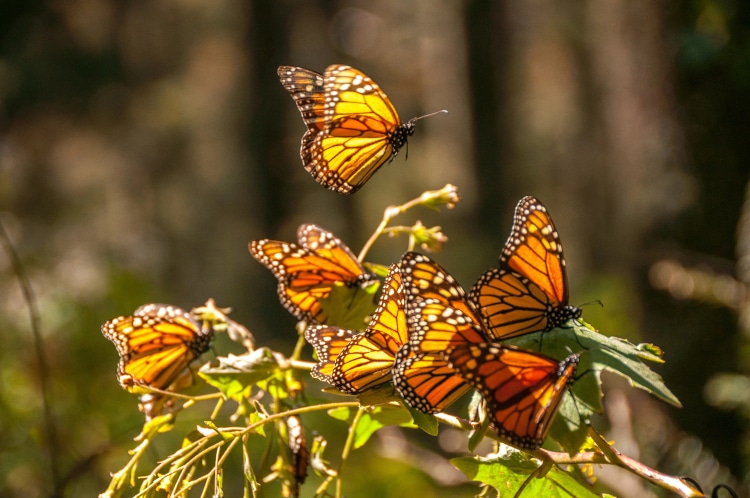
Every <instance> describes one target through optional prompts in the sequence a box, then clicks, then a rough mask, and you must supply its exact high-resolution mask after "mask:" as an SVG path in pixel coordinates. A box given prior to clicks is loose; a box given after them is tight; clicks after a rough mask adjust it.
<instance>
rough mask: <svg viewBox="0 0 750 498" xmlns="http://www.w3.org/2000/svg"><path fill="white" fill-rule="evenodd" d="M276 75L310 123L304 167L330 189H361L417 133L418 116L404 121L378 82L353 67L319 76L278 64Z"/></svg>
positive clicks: (303, 145) (304, 140) (332, 68)
mask: <svg viewBox="0 0 750 498" xmlns="http://www.w3.org/2000/svg"><path fill="white" fill-rule="evenodd" d="M277 73H278V75H279V79H280V81H281V84H282V85H283V86H284V88H286V90H287V91H288V92H289V93H290V94H291V95H292V98H293V99H294V101H295V103H296V104H297V108H298V109H299V111H300V114H302V119H303V120H304V122H305V124H306V125H307V131H306V132H305V134H304V136H303V137H302V143H301V146H300V157H301V158H302V164H303V165H304V167H305V169H306V170H307V171H308V172H309V173H310V174H311V175H312V176H313V178H315V180H316V181H317V182H318V183H320V184H321V185H323V186H325V187H327V188H329V189H331V190H335V191H337V192H339V193H342V194H352V193H354V192H356V191H357V190H359V188H360V187H362V185H363V184H364V183H365V182H367V180H368V179H369V178H370V177H371V176H372V175H373V174H374V173H375V172H376V171H377V170H378V168H380V166H382V165H383V164H384V163H385V162H386V161H387V160H388V159H389V158H391V159H392V158H394V157H395V156H396V155H397V154H398V151H399V149H401V147H403V146H404V145H405V144H406V143H407V140H408V137H409V136H410V135H412V134H413V133H414V127H415V123H416V118H415V119H412V120H410V121H408V122H406V123H402V122H401V119H400V118H399V116H398V113H397V112H396V109H395V107H393V104H391V102H390V100H388V97H387V96H386V94H385V93H384V92H383V91H382V90H381V89H380V87H379V86H378V85H377V83H375V82H374V81H372V79H370V78H369V77H368V76H367V75H365V74H364V73H362V72H361V71H359V70H357V69H355V68H353V67H350V66H344V65H331V66H328V67H327V68H326V70H325V72H324V74H320V73H317V72H315V71H311V70H309V69H304V68H300V67H295V66H280V67H279V69H278V71H277Z"/></svg>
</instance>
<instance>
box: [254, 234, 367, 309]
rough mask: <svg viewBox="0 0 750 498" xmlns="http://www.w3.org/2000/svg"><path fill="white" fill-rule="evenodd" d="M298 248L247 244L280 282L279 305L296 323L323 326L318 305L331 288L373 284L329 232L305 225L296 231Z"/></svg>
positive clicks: (271, 243) (279, 243)
mask: <svg viewBox="0 0 750 498" xmlns="http://www.w3.org/2000/svg"><path fill="white" fill-rule="evenodd" d="M297 241H298V242H299V245H297V244H293V243H291V242H282V241H278V240H269V239H263V240H254V241H252V242H250V244H249V249H250V254H252V255H253V257H254V258H255V259H257V260H258V261H260V262H261V263H262V264H263V265H265V266H266V268H268V269H269V270H271V272H272V273H273V274H274V276H275V277H276V279H277V280H278V281H279V286H278V295H279V300H280V301H281V304H282V305H283V306H284V307H285V308H286V309H287V310H288V311H289V312H290V313H291V314H292V315H294V316H295V317H296V318H297V319H298V320H307V321H308V322H311V323H325V322H326V319H327V318H328V316H327V314H326V312H325V311H324V310H323V308H322V306H321V300H323V299H325V298H327V297H328V296H329V295H330V293H331V290H332V289H333V286H334V285H335V284H336V283H337V282H341V283H342V284H344V285H346V286H347V287H350V288H354V287H357V286H365V285H366V284H369V283H371V282H374V281H375V276H374V275H372V274H370V273H367V272H366V271H365V269H364V268H363V267H362V265H361V264H360V263H359V261H357V258H356V257H355V256H354V254H353V253H352V251H351V250H350V249H349V248H348V247H347V246H346V245H344V243H343V242H341V240H339V239H338V238H337V237H336V236H335V235H333V234H332V233H331V232H329V231H327V230H324V229H323V228H321V227H319V226H317V225H312V224H307V225H301V226H300V227H299V229H298V230H297Z"/></svg>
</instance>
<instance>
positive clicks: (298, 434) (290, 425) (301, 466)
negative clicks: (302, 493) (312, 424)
mask: <svg viewBox="0 0 750 498" xmlns="http://www.w3.org/2000/svg"><path fill="white" fill-rule="evenodd" d="M284 420H285V421H286V432H287V445H288V446H289V453H290V456H291V462H290V463H291V465H290V467H291V468H290V469H289V470H290V471H291V472H290V473H291V474H292V477H294V482H293V483H291V488H292V490H293V492H292V496H295V497H297V496H299V488H300V486H301V485H302V484H304V482H305V479H307V466H308V464H309V463H310V451H309V450H308V449H307V443H306V442H305V431H304V429H303V428H302V420H300V418H299V416H297V415H290V416H289V417H286V419H284Z"/></svg>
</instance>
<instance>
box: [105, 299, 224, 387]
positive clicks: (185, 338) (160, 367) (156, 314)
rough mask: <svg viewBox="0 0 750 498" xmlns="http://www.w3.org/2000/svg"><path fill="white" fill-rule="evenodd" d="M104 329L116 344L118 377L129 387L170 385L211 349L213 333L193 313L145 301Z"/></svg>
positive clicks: (121, 382) (112, 321)
mask: <svg viewBox="0 0 750 498" xmlns="http://www.w3.org/2000/svg"><path fill="white" fill-rule="evenodd" d="M102 333H103V334H104V336H105V337H106V338H107V339H109V340H110V341H112V342H113V343H114V345H115V347H116V348H117V352H118V353H119V355H120V362H119V364H118V371H117V379H118V381H119V382H120V385H122V387H123V388H126V389H129V388H132V387H134V386H138V385H142V386H147V387H154V388H157V389H168V388H169V387H170V386H171V385H172V384H173V383H174V382H175V381H176V380H177V379H178V377H180V375H181V374H182V373H183V372H184V371H185V370H186V369H187V368H188V367H189V366H190V364H191V363H192V362H193V361H194V360H195V359H197V358H198V357H199V356H200V355H201V354H203V353H204V352H206V351H207V350H208V349H209V347H210V344H211V340H212V339H213V335H214V332H213V328H211V327H204V326H203V325H202V324H201V323H200V322H199V321H198V320H196V319H195V317H193V316H192V315H191V314H190V313H188V312H186V311H183V310H181V309H180V308H177V307H176V306H170V305H164V304H148V305H144V306H141V307H140V308H138V309H137V310H136V311H135V312H134V313H133V315H132V316H121V317H118V318H115V319H113V320H110V321H108V322H106V323H105V324H104V325H102Z"/></svg>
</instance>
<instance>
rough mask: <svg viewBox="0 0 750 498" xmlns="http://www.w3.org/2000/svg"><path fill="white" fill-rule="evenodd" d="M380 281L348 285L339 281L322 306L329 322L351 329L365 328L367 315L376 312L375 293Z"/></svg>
mask: <svg viewBox="0 0 750 498" xmlns="http://www.w3.org/2000/svg"><path fill="white" fill-rule="evenodd" d="M379 288H380V282H378V281H374V282H368V284H367V285H365V286H362V287H360V286H357V287H347V286H346V285H344V284H342V283H340V282H337V283H336V285H334V286H333V290H331V293H330V294H329V295H328V297H326V298H325V299H321V300H320V306H321V307H322V308H323V311H325V312H326V314H327V315H328V322H329V323H335V324H336V326H337V327H341V328H343V329H350V330H364V328H365V327H366V326H367V321H366V318H365V317H368V316H370V315H372V314H373V312H375V294H376V293H377V291H378V289H379Z"/></svg>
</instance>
